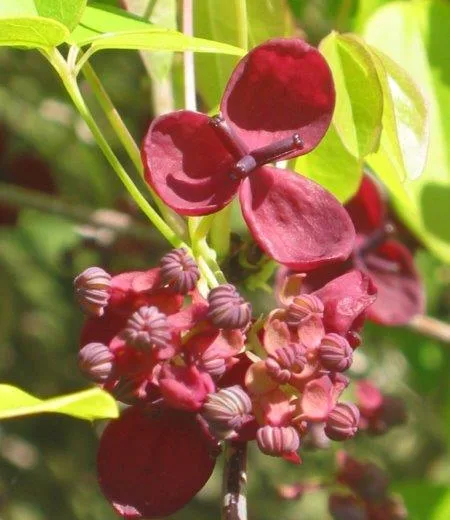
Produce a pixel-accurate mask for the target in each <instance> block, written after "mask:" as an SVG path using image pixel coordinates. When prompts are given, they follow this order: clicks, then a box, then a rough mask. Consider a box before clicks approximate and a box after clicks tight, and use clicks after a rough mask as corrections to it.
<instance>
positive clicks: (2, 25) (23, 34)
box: [0, 16, 69, 49]
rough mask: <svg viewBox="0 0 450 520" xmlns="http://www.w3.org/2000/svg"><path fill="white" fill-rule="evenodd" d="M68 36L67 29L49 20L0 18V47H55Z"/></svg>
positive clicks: (40, 18) (38, 18) (39, 18)
mask: <svg viewBox="0 0 450 520" xmlns="http://www.w3.org/2000/svg"><path fill="white" fill-rule="evenodd" d="M68 36H69V31H68V29H67V27H64V25H62V24H60V23H59V22H56V21H55V20H52V19H50V18H42V17H39V16H36V17H31V16H30V17H16V18H0V46H10V47H17V46H20V47H27V48H31V49H33V48H49V47H56V46H57V45H59V44H60V43H62V42H64V41H65V40H66V39H67V38H68Z"/></svg>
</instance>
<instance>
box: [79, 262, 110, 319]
mask: <svg viewBox="0 0 450 520" xmlns="http://www.w3.org/2000/svg"><path fill="white" fill-rule="evenodd" d="M73 285H74V288H75V298H76V299H77V301H78V303H79V305H80V307H81V309H82V310H83V312H85V313H86V314H90V315H92V316H98V317H100V316H103V314H104V312H105V310H104V309H105V307H106V306H107V305H108V302H109V298H110V292H111V275H109V274H108V273H107V272H106V271H104V270H103V269H102V268H101V267H89V268H88V269H85V270H84V271H83V272H82V273H80V274H79V275H78V276H77V277H76V278H75V280H74V281H73Z"/></svg>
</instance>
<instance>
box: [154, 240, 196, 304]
mask: <svg viewBox="0 0 450 520" xmlns="http://www.w3.org/2000/svg"><path fill="white" fill-rule="evenodd" d="M160 266H161V279H162V281H163V283H164V284H167V285H169V286H170V287H171V288H172V289H173V290H174V291H175V292H177V293H179V294H187V293H188V292H189V291H192V289H194V287H195V286H196V285H197V282H198V280H199V278H200V271H199V270H198V267H197V264H196V263H195V260H194V259H193V258H192V257H191V256H190V255H189V253H188V252H187V251H186V249H184V248H180V249H174V250H173V251H171V252H170V253H167V255H164V256H163V257H162V259H161V262H160Z"/></svg>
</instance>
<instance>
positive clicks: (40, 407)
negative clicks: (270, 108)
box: [0, 385, 118, 421]
mask: <svg viewBox="0 0 450 520" xmlns="http://www.w3.org/2000/svg"><path fill="white" fill-rule="evenodd" d="M39 413H62V414H65V415H70V416H72V417H77V418H78V419H87V420H89V421H92V420H94V419H105V418H115V417H117V416H118V410H117V405H116V402H115V400H114V398H113V397H112V396H111V395H110V394H108V393H107V392H105V391H104V390H101V389H100V388H92V389H90V390H83V391H81V392H76V393H74V394H68V395H62V396H59V397H53V398H52V399H45V400H42V399H38V398H37V397H34V396H33V395H30V394H28V393H27V392H24V391H23V390H21V389H20V388H16V387H15V386H10V385H0V419H9V418H12V417H21V416H23V415H34V414H39Z"/></svg>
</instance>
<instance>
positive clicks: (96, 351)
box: [78, 343, 114, 383]
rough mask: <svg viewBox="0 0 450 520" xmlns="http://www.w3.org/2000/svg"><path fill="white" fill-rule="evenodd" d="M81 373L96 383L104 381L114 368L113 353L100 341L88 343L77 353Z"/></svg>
mask: <svg viewBox="0 0 450 520" xmlns="http://www.w3.org/2000/svg"><path fill="white" fill-rule="evenodd" d="M78 367H79V369H80V371H81V373H82V374H83V375H84V376H85V377H87V378H88V379H90V380H91V381H95V382H96V383H104V382H105V381H106V380H107V379H108V378H109V376H110V375H111V373H112V371H113V368H114V355H113V354H112V353H111V351H110V350H109V348H108V347H107V346H106V345H103V344H102V343H88V344H87V345H85V346H84V347H83V348H82V349H81V350H80V352H79V353H78Z"/></svg>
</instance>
